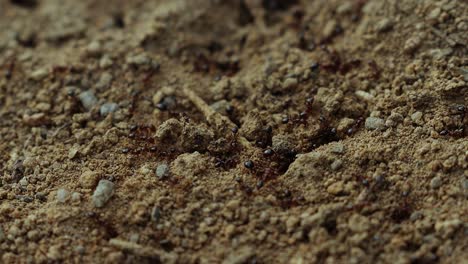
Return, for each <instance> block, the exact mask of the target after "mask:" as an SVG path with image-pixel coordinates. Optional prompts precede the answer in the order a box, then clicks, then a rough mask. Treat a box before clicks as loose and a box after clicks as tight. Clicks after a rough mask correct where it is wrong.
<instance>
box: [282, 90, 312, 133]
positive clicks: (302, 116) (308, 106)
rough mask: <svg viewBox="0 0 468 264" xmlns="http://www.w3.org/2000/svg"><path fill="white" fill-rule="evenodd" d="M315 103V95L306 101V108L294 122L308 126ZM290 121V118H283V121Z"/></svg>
mask: <svg viewBox="0 0 468 264" xmlns="http://www.w3.org/2000/svg"><path fill="white" fill-rule="evenodd" d="M313 103H314V97H309V98H307V99H306V101H305V106H306V109H305V110H304V111H302V112H301V113H299V116H298V117H297V118H295V119H294V120H293V122H294V124H295V125H297V126H299V125H301V124H302V125H304V126H307V119H308V118H309V116H310V114H311V113H312V105H313ZM288 121H289V118H287V117H285V118H283V123H287V122H288Z"/></svg>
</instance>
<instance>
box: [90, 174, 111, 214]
mask: <svg viewBox="0 0 468 264" xmlns="http://www.w3.org/2000/svg"><path fill="white" fill-rule="evenodd" d="M114 188H115V185H114V183H113V182H111V181H108V180H100V181H99V183H98V186H97V187H96V190H95V191H94V193H93V204H94V206H95V207H98V208H99V207H103V206H104V205H105V204H106V203H107V201H109V199H110V198H111V197H112V195H113V194H114Z"/></svg>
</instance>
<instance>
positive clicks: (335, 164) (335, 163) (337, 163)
mask: <svg viewBox="0 0 468 264" xmlns="http://www.w3.org/2000/svg"><path fill="white" fill-rule="evenodd" d="M342 165H343V161H341V160H340V159H337V160H335V161H333V163H332V164H331V165H330V167H331V169H332V170H334V171H337V170H339V169H340V168H341V166H342Z"/></svg>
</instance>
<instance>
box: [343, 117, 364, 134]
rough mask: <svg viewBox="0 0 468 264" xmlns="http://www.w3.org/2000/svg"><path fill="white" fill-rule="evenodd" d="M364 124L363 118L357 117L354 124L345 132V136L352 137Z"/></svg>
mask: <svg viewBox="0 0 468 264" xmlns="http://www.w3.org/2000/svg"><path fill="white" fill-rule="evenodd" d="M363 123H364V118H363V117H359V118H358V119H357V120H356V122H354V124H353V125H352V126H351V127H350V128H348V130H347V131H346V134H348V135H352V134H353V133H354V132H356V130H357V129H358V128H359V127H360V126H361V125H362V124H363Z"/></svg>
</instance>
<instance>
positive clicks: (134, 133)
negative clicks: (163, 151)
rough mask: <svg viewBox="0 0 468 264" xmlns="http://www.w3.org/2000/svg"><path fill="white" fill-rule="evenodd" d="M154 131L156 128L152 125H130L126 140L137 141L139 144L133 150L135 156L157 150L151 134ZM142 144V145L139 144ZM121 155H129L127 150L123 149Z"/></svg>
mask: <svg viewBox="0 0 468 264" xmlns="http://www.w3.org/2000/svg"><path fill="white" fill-rule="evenodd" d="M155 131H156V128H155V127H154V126H153V125H140V126H139V125H131V126H130V133H128V138H131V139H135V140H139V141H140V144H138V146H137V147H136V148H135V149H134V151H133V152H134V153H135V154H139V153H141V152H144V151H150V152H156V151H157V148H156V146H154V143H155V142H154V139H153V138H152V136H151V135H152V134H154V132H155ZM141 142H143V143H141ZM122 152H123V153H129V152H130V149H129V148H124V149H123V150H122Z"/></svg>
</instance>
